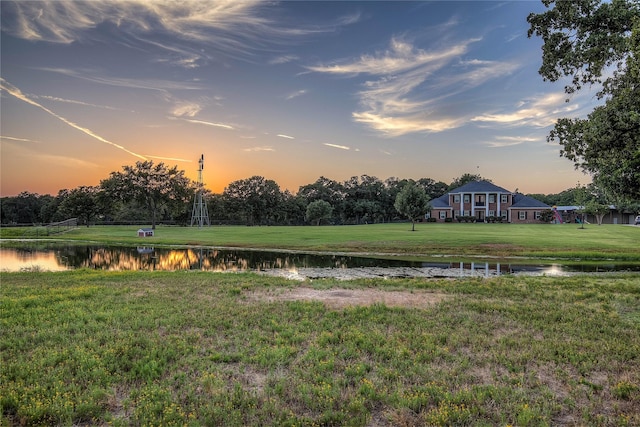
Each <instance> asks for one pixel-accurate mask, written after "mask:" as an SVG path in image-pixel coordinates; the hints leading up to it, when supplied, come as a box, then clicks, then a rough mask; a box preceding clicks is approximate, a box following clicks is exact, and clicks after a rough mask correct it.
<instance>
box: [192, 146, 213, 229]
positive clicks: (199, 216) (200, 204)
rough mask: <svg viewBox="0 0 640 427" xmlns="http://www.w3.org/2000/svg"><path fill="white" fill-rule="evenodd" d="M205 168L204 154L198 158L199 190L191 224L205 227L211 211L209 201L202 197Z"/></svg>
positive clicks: (194, 201)
mask: <svg viewBox="0 0 640 427" xmlns="http://www.w3.org/2000/svg"><path fill="white" fill-rule="evenodd" d="M203 170H204V154H201V155H200V160H198V190H197V191H196V196H195V198H194V199H193V211H192V212H191V226H192V227H193V225H194V224H198V228H201V227H203V226H204V225H205V224H206V225H207V227H208V226H209V225H210V224H209V211H208V210H207V201H206V200H205V199H204V197H202V188H203V185H204V184H203V182H202V171H203Z"/></svg>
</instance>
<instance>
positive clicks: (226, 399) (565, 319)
mask: <svg viewBox="0 0 640 427" xmlns="http://www.w3.org/2000/svg"><path fill="white" fill-rule="evenodd" d="M1 279H2V286H1V287H0V296H1V302H2V310H1V312H0V330H1V331H2V334H1V335H0V351H1V354H2V364H1V365H0V406H1V407H2V423H1V424H2V425H69V426H71V425H95V424H97V425H116V426H117V425H123V426H124V425H127V426H129V425H133V426H143V425H144V426H148V425H158V426H160V425H162V426H174V425H175V426H177V425H180V426H183V425H190V426H198V425H209V426H210V425H224V426H246V425H264V426H270V425H273V426H276V425H277V426H342V425H346V426H367V425H370V426H372V425H375V426H414V425H428V426H462V425H469V426H471V425H473V426H507V425H512V426H551V425H554V426H555V425H589V426H614V425H615V426H625V425H626V426H638V425H640V410H638V408H640V275H637V274H635V275H619V276H612V275H604V276H593V277H590V276H576V277H569V278H549V277H501V278H495V279H483V280H481V279H460V280H408V279H407V280H367V281H352V282H335V281H331V280H321V281H314V282H305V283H302V284H299V283H297V282H295V283H294V282H289V281H286V280H284V279H278V278H270V277H264V276H257V275H254V274H211V273H203V272H172V273H166V272H165V273H149V272H120V273H117V272H111V273H105V272H95V271H86V270H78V271H72V272H62V273H39V272H29V273H1ZM301 287H302V288H312V290H314V291H316V292H321V291H324V292H327V291H328V290H330V289H333V290H334V291H335V290H336V288H342V291H340V292H341V293H342V294H344V293H345V292H349V291H356V290H358V289H363V290H366V291H367V292H372V291H374V290H375V291H377V292H385V293H386V294H385V295H389V294H399V293H401V292H402V293H404V294H403V295H405V297H407V298H408V299H409V300H414V299H419V300H425V301H429V303H426V304H424V305H423V306H417V307H414V306H411V305H407V306H402V305H400V306H392V305H385V304H381V303H376V304H373V305H364V304H363V305H355V306H346V307H333V306H331V305H329V304H326V303H323V302H322V301H318V300H304V299H302V300H300V299H298V300H293V299H287V298H281V297H282V296H284V297H286V296H287V295H291V294H293V293H294V291H296V290H299V289H300V288H301ZM279 296H280V298H279Z"/></svg>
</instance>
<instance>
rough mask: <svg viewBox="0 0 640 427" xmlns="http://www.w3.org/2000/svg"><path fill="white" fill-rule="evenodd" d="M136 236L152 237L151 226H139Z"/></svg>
mask: <svg viewBox="0 0 640 427" xmlns="http://www.w3.org/2000/svg"><path fill="white" fill-rule="evenodd" d="M138 237H153V228H141V229H139V230H138Z"/></svg>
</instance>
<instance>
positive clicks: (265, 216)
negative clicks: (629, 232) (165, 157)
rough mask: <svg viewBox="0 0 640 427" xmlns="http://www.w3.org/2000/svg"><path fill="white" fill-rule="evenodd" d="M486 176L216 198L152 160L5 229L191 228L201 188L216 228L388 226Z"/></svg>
mask: <svg viewBox="0 0 640 427" xmlns="http://www.w3.org/2000/svg"><path fill="white" fill-rule="evenodd" d="M482 179H485V180H488V181H490V180H489V179H487V178H483V177H481V176H480V175H474V174H469V173H467V174H463V175H462V176H460V177H458V178H456V179H454V180H453V181H452V182H450V183H448V184H447V183H445V182H442V181H436V180H434V179H431V178H420V179H418V180H413V179H401V178H396V177H390V178H387V179H385V180H384V181H383V180H381V179H379V178H377V177H375V176H369V175H361V176H353V177H351V178H349V179H347V180H345V181H342V182H339V181H335V180H332V179H329V178H326V177H320V178H318V179H317V180H316V181H315V182H313V183H311V184H306V185H303V186H300V187H299V189H298V192H297V193H296V194H292V193H291V192H290V191H288V190H282V189H281V188H280V186H279V185H278V184H277V183H276V182H275V181H273V180H270V179H266V178H264V177H262V176H252V177H250V178H246V179H241V180H237V181H234V182H231V183H230V184H229V185H228V186H227V187H226V188H225V189H224V191H223V192H222V193H220V194H214V193H211V192H210V191H208V190H207V189H206V188H199V187H198V184H197V183H196V182H194V181H192V180H190V179H189V178H187V177H186V176H185V174H184V171H181V170H178V169H177V167H175V166H174V167H168V166H166V165H165V164H164V163H159V164H154V163H153V162H151V161H146V162H137V163H136V164H135V165H134V166H124V167H123V168H122V171H118V172H112V173H111V174H110V175H109V177H108V178H106V179H104V180H102V181H101V182H100V185H98V186H79V187H77V188H74V189H71V190H69V189H64V190H60V191H59V192H58V194H57V195H55V196H53V195H39V194H35V193H29V192H23V193H20V194H19V195H17V196H14V197H3V198H2V199H0V203H1V205H0V213H1V222H2V224H3V225H10V224H50V223H54V222H57V221H62V220H65V219H68V218H78V221H79V223H80V224H83V225H90V224H122V223H128V224H131V223H140V224H149V223H150V224H152V226H154V227H155V224H156V223H165V224H173V225H187V224H189V223H190V218H191V212H192V208H193V201H194V198H195V195H196V192H197V191H198V190H201V191H202V192H203V198H204V200H205V201H206V204H207V209H208V214H209V218H210V220H211V223H212V224H246V225H303V224H309V223H311V224H318V225H319V224H321V223H328V224H364V223H384V222H392V221H401V220H405V219H409V220H415V219H417V218H419V217H422V215H423V214H424V213H425V212H426V211H427V210H428V204H427V202H428V201H429V200H432V199H435V198H437V197H440V196H442V195H444V194H446V193H447V192H449V191H450V190H452V189H454V188H457V187H459V186H462V185H464V184H466V183H468V182H470V181H475V180H482ZM403 190H404V193H403ZM399 195H401V196H399ZM531 196H533V197H535V198H537V199H538V200H541V201H543V202H545V203H547V204H549V205H550V206H553V205H574V204H576V203H578V202H581V204H583V205H584V204H585V203H587V202H589V203H596V204H600V205H602V204H605V203H607V204H608V203H612V202H611V201H608V200H606V199H605V196H604V193H603V192H599V191H598V189H597V188H595V187H594V186H593V185H590V186H588V187H576V188H572V189H568V190H565V191H563V192H561V193H558V194H549V195H543V194H532V195H531ZM614 204H615V203H614ZM635 209H638V207H637V206H636V208H635Z"/></svg>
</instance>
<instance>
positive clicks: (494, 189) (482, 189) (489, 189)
mask: <svg viewBox="0 0 640 427" xmlns="http://www.w3.org/2000/svg"><path fill="white" fill-rule="evenodd" d="M458 193H498V194H505V193H506V194H512V193H511V191H509V190H505V189H504V188H502V187H498V186H497V185H495V184H492V183H490V182H489V181H473V182H469V183H467V184H465V185H463V186H461V187H458V188H456V189H453V190H451V191H449V192H448V193H447V194H445V195H444V196H440V197H438V198H436V199H433V200H431V201H430V202H429V204H430V205H431V208H432V209H451V205H449V195H450V194H458ZM510 208H546V209H551V206H549V205H547V204H546V203H542V202H541V201H540V200H536V199H534V198H533V197H529V196H525V195H524V194H514V195H513V204H512V205H511V206H510Z"/></svg>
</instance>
